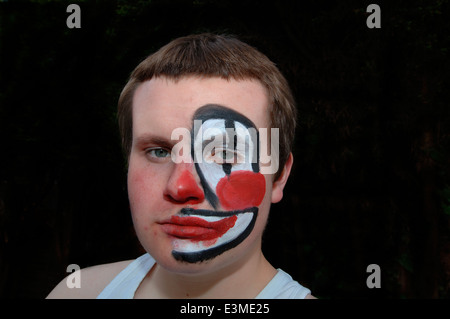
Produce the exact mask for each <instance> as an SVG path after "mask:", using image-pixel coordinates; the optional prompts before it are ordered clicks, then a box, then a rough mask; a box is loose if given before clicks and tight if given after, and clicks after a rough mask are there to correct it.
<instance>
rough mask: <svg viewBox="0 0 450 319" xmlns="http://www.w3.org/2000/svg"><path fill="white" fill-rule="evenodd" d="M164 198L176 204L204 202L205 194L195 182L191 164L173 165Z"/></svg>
mask: <svg viewBox="0 0 450 319" xmlns="http://www.w3.org/2000/svg"><path fill="white" fill-rule="evenodd" d="M164 198H165V199H166V200H168V201H170V202H173V203H177V204H199V203H201V202H203V201H204V199H205V193H204V192H203V190H202V189H201V188H200V187H199V185H198V183H197V181H196V180H195V176H194V173H193V164H192V163H179V164H175V165H174V169H173V172H172V174H171V175H170V178H169V180H168V182H167V185H166V188H165V190H164Z"/></svg>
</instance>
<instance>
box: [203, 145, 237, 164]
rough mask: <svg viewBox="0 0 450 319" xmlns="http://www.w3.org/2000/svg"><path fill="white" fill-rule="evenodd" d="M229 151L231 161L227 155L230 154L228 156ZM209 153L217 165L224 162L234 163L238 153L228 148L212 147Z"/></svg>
mask: <svg viewBox="0 0 450 319" xmlns="http://www.w3.org/2000/svg"><path fill="white" fill-rule="evenodd" d="M230 153H231V154H232V155H233V157H232V161H230V160H229V159H228V157H230V156H228V155H229V154H230ZM210 155H211V157H212V158H213V161H214V162H216V163H217V164H219V165H223V164H225V163H228V164H231V165H233V164H236V163H237V161H238V159H239V154H238V153H237V152H235V151H233V150H229V149H215V148H214V149H213V150H212V152H211V154H210Z"/></svg>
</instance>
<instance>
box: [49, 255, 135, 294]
mask: <svg viewBox="0 0 450 319" xmlns="http://www.w3.org/2000/svg"><path fill="white" fill-rule="evenodd" d="M132 261H133V260H126V261H119V262H116V263H111V264H103V265H98V266H93V267H88V268H83V269H81V270H78V271H79V275H80V277H79V278H80V288H69V287H68V286H67V277H66V278H64V279H63V280H62V281H61V282H60V283H59V284H58V285H57V286H56V287H55V288H54V289H53V290H52V291H51V292H50V294H49V295H48V296H47V299H94V298H96V297H97V296H98V295H99V294H100V292H102V290H103V289H104V288H105V287H106V286H107V285H108V284H109V283H110V282H111V280H113V279H114V277H116V276H117V275H118V274H119V273H120V272H121V271H122V270H123V269H125V267H127V266H128V265H129V264H130V263H131V262H132Z"/></svg>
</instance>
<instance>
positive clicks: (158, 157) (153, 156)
mask: <svg viewBox="0 0 450 319" xmlns="http://www.w3.org/2000/svg"><path fill="white" fill-rule="evenodd" d="M145 153H146V154H147V156H148V157H149V158H150V160H153V161H162V160H165V159H166V158H170V151H168V150H166V149H164V148H162V147H152V148H148V149H146V150H145Z"/></svg>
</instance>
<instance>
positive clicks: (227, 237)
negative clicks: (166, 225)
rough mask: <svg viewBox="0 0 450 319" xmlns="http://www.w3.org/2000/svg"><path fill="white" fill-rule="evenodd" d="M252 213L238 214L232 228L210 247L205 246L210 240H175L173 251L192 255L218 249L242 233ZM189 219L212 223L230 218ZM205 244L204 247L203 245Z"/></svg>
mask: <svg viewBox="0 0 450 319" xmlns="http://www.w3.org/2000/svg"><path fill="white" fill-rule="evenodd" d="M253 214H254V213H253V212H245V213H240V214H238V215H236V216H237V220H236V222H235V224H234V226H233V227H231V228H230V229H229V230H228V231H227V232H226V233H225V234H223V235H222V237H219V238H218V239H217V240H216V242H215V243H214V244H212V245H207V243H208V242H211V240H206V241H197V242H196V241H192V240H190V239H179V238H175V239H173V241H172V245H173V250H174V251H177V252H181V253H193V252H199V251H202V250H205V249H211V248H214V247H218V246H220V245H223V244H226V243H228V242H230V241H232V240H234V239H236V238H237V237H238V236H239V235H240V234H241V233H242V232H244V231H245V229H246V228H247V227H248V225H249V224H250V223H251V221H252V218H253ZM189 217H197V218H201V219H204V220H206V221H208V222H214V221H218V220H221V219H224V218H229V217H230V216H226V217H216V216H200V215H189ZM205 243H206V245H205Z"/></svg>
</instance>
